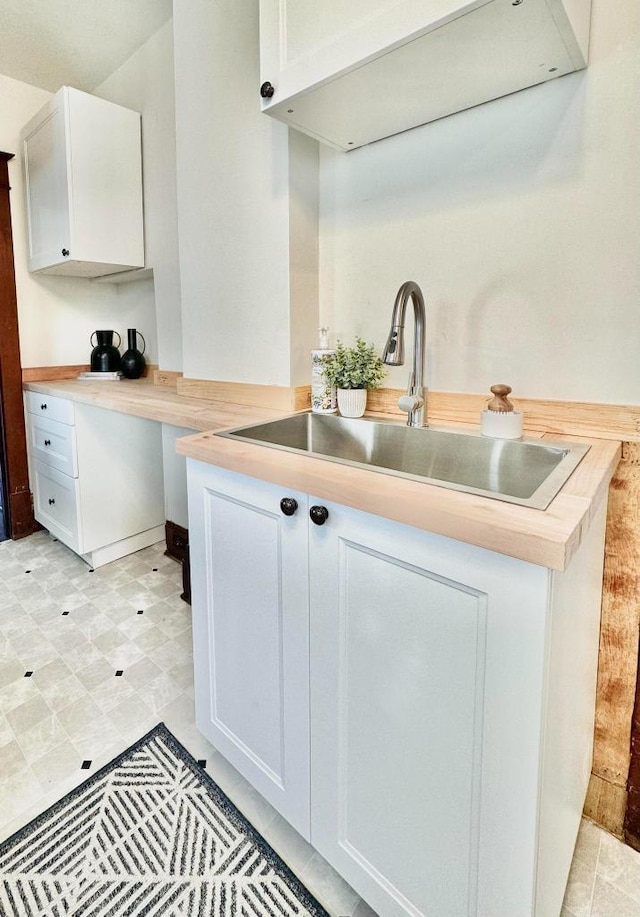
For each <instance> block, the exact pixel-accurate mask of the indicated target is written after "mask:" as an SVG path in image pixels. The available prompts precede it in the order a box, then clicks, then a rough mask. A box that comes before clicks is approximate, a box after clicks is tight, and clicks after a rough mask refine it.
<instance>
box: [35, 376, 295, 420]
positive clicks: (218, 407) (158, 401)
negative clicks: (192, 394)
mask: <svg viewBox="0 0 640 917" xmlns="http://www.w3.org/2000/svg"><path fill="white" fill-rule="evenodd" d="M23 388H24V389H26V390H27V391H32V392H44V394H46V395H57V396H58V397H59V398H68V399H69V400H70V401H75V402H77V403H78V404H91V405H94V407H97V408H106V409H107V410H109V411H120V413H122V414H133V415H134V416H135V417H146V418H148V419H149V420H158V421H160V423H167V424H171V425H172V426H174V427H186V428H188V429H190V430H222V429H224V428H225V427H227V428H228V427H240V426H242V424H249V423H257V422H258V421H259V420H272V419H274V418H276V417H281V416H282V411H272V410H269V409H268V408H259V407H251V406H250V405H245V404H230V403H229V402H224V401H205V400H203V399H202V398H189V397H187V396H185V395H178V394H177V393H176V391H175V389H172V388H164V387H163V386H161V385H154V384H153V382H149V381H147V380H146V379H136V380H130V379H129V380H127V381H125V380H121V381H120V382H82V381H80V380H79V379H73V380H69V381H61V382H25V383H24V384H23Z"/></svg>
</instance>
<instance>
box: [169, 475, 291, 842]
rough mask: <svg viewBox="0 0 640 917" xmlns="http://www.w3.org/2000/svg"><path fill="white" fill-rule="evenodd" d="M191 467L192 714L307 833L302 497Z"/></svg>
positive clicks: (247, 479)
mask: <svg viewBox="0 0 640 917" xmlns="http://www.w3.org/2000/svg"><path fill="white" fill-rule="evenodd" d="M187 474H188V485H189V529H190V539H189V540H190V544H191V586H192V608H193V636H194V664H195V683H196V723H197V726H198V729H200V731H201V732H202V733H204V735H206V736H207V738H208V739H209V740H210V741H211V743H212V744H213V745H214V746H215V747H216V748H217V749H218V750H219V751H220V752H221V753H222V754H223V755H224V756H225V757H226V758H227V759H228V760H229V761H230V762H231V763H232V764H233V765H234V766H235V767H236V768H237V769H238V770H239V771H240V773H241V774H243V775H244V776H245V777H246V778H247V780H249V782H250V783H251V784H252V785H253V786H255V787H256V789H257V790H258V791H259V792H260V793H262V795H263V796H264V797H265V798H266V799H267V800H268V801H269V802H270V803H271V804H272V805H273V806H274V807H275V808H276V809H278V811H279V812H281V814H282V815H283V816H284V817H285V818H286V819H287V821H289V822H290V823H291V824H292V825H293V826H294V827H295V828H296V829H297V830H298V831H299V832H300V834H302V835H303V837H305V838H307V839H308V838H309V608H308V553H307V551H308V536H307V532H308V516H307V512H306V505H307V502H306V497H305V495H304V494H299V493H295V492H291V491H287V489H286V488H283V487H278V486H276V485H274V484H268V483H266V482H264V481H258V480H255V479H252V478H247V477H244V476H241V475H237V474H233V473H231V472H226V471H224V470H222V469H218V468H215V467H213V466H211V465H205V464H202V463H199V462H195V461H192V460H188V462H187ZM282 498H291V499H295V501H296V502H297V504H298V509H297V511H296V512H294V514H293V515H290V516H288V515H285V514H284V513H283V511H282V510H281V507H280V501H281V499H282Z"/></svg>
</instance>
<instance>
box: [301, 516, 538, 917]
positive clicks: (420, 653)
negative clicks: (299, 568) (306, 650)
mask: <svg viewBox="0 0 640 917" xmlns="http://www.w3.org/2000/svg"><path fill="white" fill-rule="evenodd" d="M310 564H311V566H310V579H311V651H312V656H311V711H312V713H311V722H312V754H311V774H312V800H313V810H312V812H313V815H314V816H315V815H316V813H318V814H317V817H314V818H313V819H312V826H311V841H312V844H313V845H314V847H316V848H317V849H318V850H319V851H320V852H321V853H322V854H323V856H325V857H326V858H327V860H329V862H330V863H331V864H332V865H333V866H334V867H335V868H336V869H337V870H338V871H339V872H340V873H341V874H342V875H343V876H344V877H345V878H346V879H347V881H348V882H350V883H351V884H352V885H353V887H354V888H355V889H356V891H358V892H359V894H360V895H362V897H364V898H365V899H366V900H367V901H368V902H369V904H370V905H371V906H372V907H373V908H374V909H375V910H377V911H378V912H380V913H384V914H385V917H400V915H404V917H406V915H415V914H416V913H425V914H431V913H433V914H437V915H438V917H471V915H476V914H477V915H483V914H491V915H492V917H525V915H526V917H530V913H531V907H532V902H533V896H534V881H535V856H536V852H535V842H534V840H533V839H534V838H535V828H536V820H537V802H536V800H537V792H538V781H539V759H538V751H537V748H538V743H539V741H540V719H541V701H540V698H541V696H542V670H543V665H542V661H543V659H544V635H545V626H546V625H545V614H544V608H545V601H546V590H547V586H548V579H547V573H546V571H544V570H543V569H541V568H535V567H533V566H532V565H526V564H521V563H520V562H518V561H513V560H512V559H511V558H506V557H505V558H502V557H497V556H496V555H491V554H490V553H489V552H486V551H482V550H481V549H476V548H472V547H471V546H468V545H462V544H460V543H458V542H454V541H452V540H450V539H444V538H438V537H436V536H432V535H429V534H427V533H424V532H420V531H418V530H415V529H411V528H409V527H406V526H400V525H396V524H394V523H389V522H386V521H384V520H381V519H379V518H377V517H372V516H367V514H364V513H358V512H356V511H353V510H349V509H347V508H345V507H341V506H337V505H335V504H329V519H328V521H327V524H326V525H325V526H323V527H322V531H318V532H316V531H313V532H312V534H311V536H310ZM491 564H493V566H491ZM514 584H515V585H514ZM518 629H519V630H520V638H518V634H517V630H518ZM523 634H524V635H525V636H524V638H523ZM536 691H537V692H538V693H536ZM515 762H518V763H517V765H516V764H515ZM523 762H524V763H523ZM509 813H510V814H509ZM496 863H500V864H502V866H501V869H500V870H499V871H498V870H496Z"/></svg>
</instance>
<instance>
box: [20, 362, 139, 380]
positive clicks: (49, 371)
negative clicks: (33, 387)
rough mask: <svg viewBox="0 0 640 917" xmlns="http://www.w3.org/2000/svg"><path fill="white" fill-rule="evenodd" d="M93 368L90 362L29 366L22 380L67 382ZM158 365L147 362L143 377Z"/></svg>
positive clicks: (25, 369)
mask: <svg viewBox="0 0 640 917" xmlns="http://www.w3.org/2000/svg"><path fill="white" fill-rule="evenodd" d="M90 369H91V366H90V365H89V363H82V364H77V365H72V364H64V365H62V366H27V367H25V368H24V369H23V370H22V382H23V383H24V382H65V381H67V380H69V379H77V378H78V373H88V372H89V370H90ZM156 371H157V367H155V366H154V364H152V363H147V365H146V368H145V371H144V372H143V374H142V377H143V378H145V377H147V376H150V375H153V374H154V373H155V372H156Z"/></svg>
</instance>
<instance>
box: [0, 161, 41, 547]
mask: <svg viewBox="0 0 640 917" xmlns="http://www.w3.org/2000/svg"><path fill="white" fill-rule="evenodd" d="M10 159H13V153H2V152H0V420H1V427H2V429H1V435H2V444H1V445H2V459H3V461H2V466H3V467H2V476H3V483H4V492H5V501H6V502H5V519H6V524H7V531H8V533H9V534H10V535H11V537H12V538H23V537H24V536H25V535H30V534H31V533H32V532H33V531H34V528H35V522H34V518H33V506H32V500H31V493H30V491H29V470H28V465H27V440H26V434H25V425H24V409H23V402H22V366H21V364H20V339H19V336H18V305H17V301H16V278H15V270H14V262H13V239H12V236H11V210H10V207H9V190H10V185H9V167H8V162H9V160H10Z"/></svg>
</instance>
